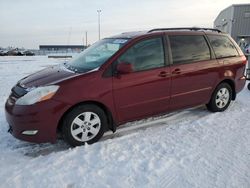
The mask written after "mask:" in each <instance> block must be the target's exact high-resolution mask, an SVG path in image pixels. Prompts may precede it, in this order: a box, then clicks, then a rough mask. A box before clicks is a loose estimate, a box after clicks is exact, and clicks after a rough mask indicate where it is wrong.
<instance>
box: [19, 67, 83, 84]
mask: <svg viewBox="0 0 250 188" xmlns="http://www.w3.org/2000/svg"><path fill="white" fill-rule="evenodd" d="M77 75H79V74H77V73H75V72H73V71H71V70H68V69H66V68H65V67H64V66H63V65H55V66H51V67H48V68H46V69H43V70H41V71H39V72H36V73H34V74H31V75H29V76H27V77H25V78H23V79H21V80H20V81H19V82H18V83H19V84H20V85H21V86H22V87H25V88H30V87H39V86H45V85H50V84H56V83H58V82H60V81H63V80H67V79H69V78H72V77H75V76H77Z"/></svg>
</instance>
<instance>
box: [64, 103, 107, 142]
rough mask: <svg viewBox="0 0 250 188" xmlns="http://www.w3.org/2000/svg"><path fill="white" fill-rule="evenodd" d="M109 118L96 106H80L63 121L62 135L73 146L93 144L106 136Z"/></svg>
mask: <svg viewBox="0 0 250 188" xmlns="http://www.w3.org/2000/svg"><path fill="white" fill-rule="evenodd" d="M106 127H107V118H106V114H105V113H104V111H103V110H102V109H101V108H99V107H98V106H96V105H80V106H77V107H75V108H74V109H73V110H72V111H70V112H69V113H68V114H67V115H66V116H65V118H64V120H63V127H62V134H63V137H64V139H65V141H66V142H68V143H69V144H70V145H71V146H79V145H84V144H85V143H88V144H93V143H95V142H97V141H98V140H99V139H100V138H101V137H102V136H103V134H104V131H105V130H106Z"/></svg>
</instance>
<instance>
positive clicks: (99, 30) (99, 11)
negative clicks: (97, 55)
mask: <svg viewBox="0 0 250 188" xmlns="http://www.w3.org/2000/svg"><path fill="white" fill-rule="evenodd" d="M101 11H102V10H97V13H98V34H99V40H100V39H101V26H100V25H101V24H100V14H101Z"/></svg>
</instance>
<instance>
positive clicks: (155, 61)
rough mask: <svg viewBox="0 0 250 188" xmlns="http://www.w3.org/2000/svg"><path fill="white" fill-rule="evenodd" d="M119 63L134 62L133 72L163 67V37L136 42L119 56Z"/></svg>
mask: <svg viewBox="0 0 250 188" xmlns="http://www.w3.org/2000/svg"><path fill="white" fill-rule="evenodd" d="M118 63H130V64H132V67H133V72H137V71H143V70H149V69H154V68H158V67H163V66H164V64H165V63H164V50H163V44H162V38H160V37H158V38H151V39H146V40H143V41H140V42H138V43H136V44H135V45H134V46H132V47H131V48H129V49H128V50H127V51H126V52H125V53H124V54H123V55H121V56H120V57H119V58H118Z"/></svg>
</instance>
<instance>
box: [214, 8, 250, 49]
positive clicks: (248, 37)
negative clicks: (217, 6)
mask: <svg viewBox="0 0 250 188" xmlns="http://www.w3.org/2000/svg"><path fill="white" fill-rule="evenodd" d="M214 28H217V29H220V30H221V31H224V32H227V33H229V34H230V35H231V36H232V38H233V39H234V40H235V41H236V42H237V43H238V44H239V46H240V47H241V48H242V49H243V48H245V46H246V45H247V44H249V43H250V4H236V5H231V6H229V7H227V8H226V9H224V10H222V11H221V12H220V13H219V15H218V16H217V17H216V19H215V21H214Z"/></svg>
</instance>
